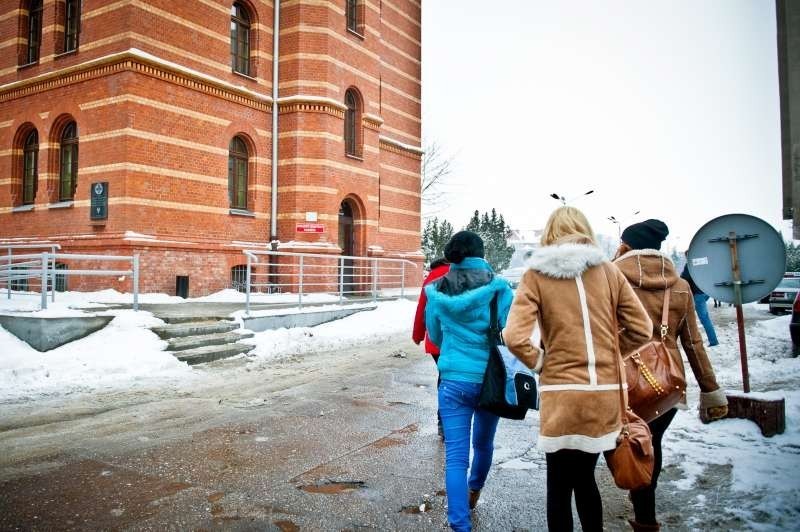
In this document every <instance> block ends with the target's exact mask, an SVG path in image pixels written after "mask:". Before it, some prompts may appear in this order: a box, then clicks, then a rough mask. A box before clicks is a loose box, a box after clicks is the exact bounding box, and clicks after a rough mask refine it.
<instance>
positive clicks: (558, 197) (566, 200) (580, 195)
mask: <svg viewBox="0 0 800 532" xmlns="http://www.w3.org/2000/svg"><path fill="white" fill-rule="evenodd" d="M592 193H594V190H587V191H586V192H584V193H583V194H579V195H577V196H575V197H572V198H570V199H567V198H565V197H564V196H560V195H558V194H556V193H553V194H550V197H551V198H553V199H554V200H558V201H560V202H561V205H566V204H567V203H569V202H570V201H575V200H576V199H578V198H581V197H583V196H588V195H589V194H592Z"/></svg>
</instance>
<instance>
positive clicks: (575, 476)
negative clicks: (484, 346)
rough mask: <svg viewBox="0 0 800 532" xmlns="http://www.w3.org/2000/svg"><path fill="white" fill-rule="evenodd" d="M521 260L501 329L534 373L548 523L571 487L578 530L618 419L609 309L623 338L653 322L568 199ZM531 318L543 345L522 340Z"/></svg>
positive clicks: (556, 517) (567, 518) (639, 334)
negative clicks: (534, 248) (534, 247)
mask: <svg viewBox="0 0 800 532" xmlns="http://www.w3.org/2000/svg"><path fill="white" fill-rule="evenodd" d="M528 267H529V269H528V271H527V272H526V273H525V275H524V276H523V277H522V280H521V282H520V285H519V288H517V293H516V296H515V298H514V302H513V304H512V306H511V311H510V313H509V315H508V321H507V325H506V328H505V329H504V330H503V337H504V339H505V343H506V345H507V346H508V348H509V349H510V350H511V352H512V353H514V355H516V356H517V357H518V358H519V359H520V360H522V361H523V362H525V364H527V365H528V366H529V367H531V368H534V369H535V370H537V371H540V373H541V375H540V379H539V383H540V386H539V391H540V427H539V439H538V447H539V449H541V450H543V451H544V452H545V453H546V457H547V524H548V528H549V529H550V530H559V531H560V530H572V525H573V523H572V508H571V502H572V493H573V491H574V492H575V504H576V507H577V510H578V516H579V517H580V520H581V525H582V527H583V530H585V531H591V530H602V528H603V508H602V501H601V499H600V493H599V491H598V489H597V484H596V482H595V479H594V469H595V465H596V464H597V459H598V457H599V456H600V453H601V452H603V451H608V450H611V449H614V448H615V447H616V441H617V436H618V435H619V432H620V429H621V427H622V422H621V417H620V404H619V387H620V381H619V377H620V374H619V369H618V368H619V363H620V357H619V354H618V351H617V347H616V340H615V333H616V331H615V330H614V313H615V314H616V319H617V322H618V323H619V327H624V329H625V335H626V338H627V339H628V341H629V342H631V343H634V344H638V345H641V344H643V343H645V342H646V341H648V340H649V339H650V336H651V334H652V327H653V326H652V323H651V321H650V318H649V317H648V316H647V313H646V312H645V311H644V309H643V308H642V304H641V303H640V302H639V299H638V298H637V297H636V294H634V293H633V290H632V289H631V287H630V286H629V285H628V283H627V281H626V280H625V277H623V275H622V273H620V271H619V270H618V269H617V268H616V267H615V266H613V265H612V264H610V263H609V262H608V261H606V259H605V257H604V255H603V252H602V251H601V250H600V249H599V248H598V247H597V245H596V244H595V238H594V234H593V232H592V229H591V227H590V226H589V222H588V221H587V220H586V217H585V216H584V215H583V213H581V212H580V211H579V210H578V209H575V208H574V207H561V208H559V209H557V210H556V211H554V212H553V214H552V215H551V216H550V219H549V220H548V222H547V225H546V227H545V230H544V235H543V237H542V247H541V248H540V249H539V250H537V251H536V252H534V254H533V256H532V257H531V259H530V261H529V262H528ZM537 323H538V324H539V327H540V329H541V337H542V343H543V345H544V349H543V350H542V349H540V348H538V347H536V346H534V345H533V344H532V343H531V333H532V332H533V329H534V326H535V325H536V324H537Z"/></svg>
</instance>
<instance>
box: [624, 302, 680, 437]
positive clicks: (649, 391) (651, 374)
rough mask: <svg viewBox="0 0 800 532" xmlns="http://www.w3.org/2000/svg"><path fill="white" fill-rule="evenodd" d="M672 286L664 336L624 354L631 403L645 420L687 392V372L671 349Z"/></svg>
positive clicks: (663, 317) (664, 310) (664, 312)
mask: <svg viewBox="0 0 800 532" xmlns="http://www.w3.org/2000/svg"><path fill="white" fill-rule="evenodd" d="M668 320H669V288H666V289H665V290H664V306H663V308H662V311H661V339H660V340H651V341H650V342H647V343H646V344H644V345H643V346H641V347H639V348H638V349H635V350H634V351H632V352H630V353H628V354H626V355H625V356H624V357H622V361H623V363H624V364H625V380H626V381H627V383H628V404H629V406H630V407H631V410H633V411H634V412H636V413H637V414H638V415H639V416H641V418H642V419H644V420H645V421H647V422H648V423H649V422H650V421H653V420H654V419H655V418H657V417H658V416H660V415H661V414H663V413H664V412H666V411H667V410H669V409H671V408H672V407H674V406H675V405H676V404H678V402H679V401H680V400H681V398H682V397H683V394H685V393H686V378H685V377H684V376H683V371H681V368H680V367H678V364H677V363H676V362H675V360H674V359H673V357H672V355H671V354H670V352H669V349H667V346H666V344H665V343H664V339H665V338H666V337H667V332H668V331H669V325H668V323H669V321H668Z"/></svg>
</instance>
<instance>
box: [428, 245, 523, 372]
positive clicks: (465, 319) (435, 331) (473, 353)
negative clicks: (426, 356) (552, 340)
mask: <svg viewBox="0 0 800 532" xmlns="http://www.w3.org/2000/svg"><path fill="white" fill-rule="evenodd" d="M425 294H426V295H427V296H428V303H427V306H426V307H425V326H426V328H427V329H428V336H429V337H430V339H431V341H432V342H433V343H434V344H436V345H438V346H440V348H441V354H440V355H439V363H438V366H439V373H440V374H441V377H442V379H447V380H454V381H466V382H483V374H484V372H485V370H486V363H487V361H488V360H489V340H488V338H487V331H488V329H489V316H490V308H489V305H490V303H491V301H492V298H493V297H494V295H495V294H497V317H498V321H499V322H500V329H502V328H503V327H505V325H506V317H507V316H508V311H509V309H510V308H511V301H512V299H513V292H512V290H511V287H510V286H509V284H508V281H506V280H505V279H503V278H501V277H495V275H494V273H493V272H492V268H491V266H489V263H488V262H486V261H485V260H483V259H480V258H477V257H468V258H466V259H464V260H463V261H462V262H461V263H460V264H451V265H450V272H449V273H448V274H447V275H445V276H444V277H443V278H441V279H439V280H437V281H436V282H435V283H432V284H430V285H428V286H427V287H425Z"/></svg>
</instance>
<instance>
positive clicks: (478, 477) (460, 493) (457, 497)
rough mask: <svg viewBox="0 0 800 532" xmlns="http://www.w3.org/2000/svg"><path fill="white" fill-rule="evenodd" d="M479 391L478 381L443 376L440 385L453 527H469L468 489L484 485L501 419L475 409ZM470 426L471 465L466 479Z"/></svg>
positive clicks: (448, 516)
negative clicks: (463, 380)
mask: <svg viewBox="0 0 800 532" xmlns="http://www.w3.org/2000/svg"><path fill="white" fill-rule="evenodd" d="M480 393H481V385H480V384H479V383H473V382H462V381H452V380H445V379H443V380H442V383H441V385H439V412H440V414H441V416H442V425H443V427H444V449H445V474H444V476H445V487H446V488H447V520H448V521H449V522H450V527H451V528H452V529H453V530H466V531H468V530H471V529H472V522H471V520H470V515H469V500H468V494H467V488H469V489H471V490H479V489H481V488H483V484H484V483H485V482H486V477H487V476H488V475H489V468H490V467H491V466H492V454H493V452H494V433H495V430H496V429H497V422H498V420H499V419H500V418H498V417H497V416H495V415H494V414H490V413H489V412H486V411H484V410H480V409H478V397H479V396H480ZM473 418H474V420H473ZM470 429H472V430H471V432H472V467H471V468H470V472H469V473H470V474H469V479H467V467H468V466H469V451H470Z"/></svg>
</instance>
